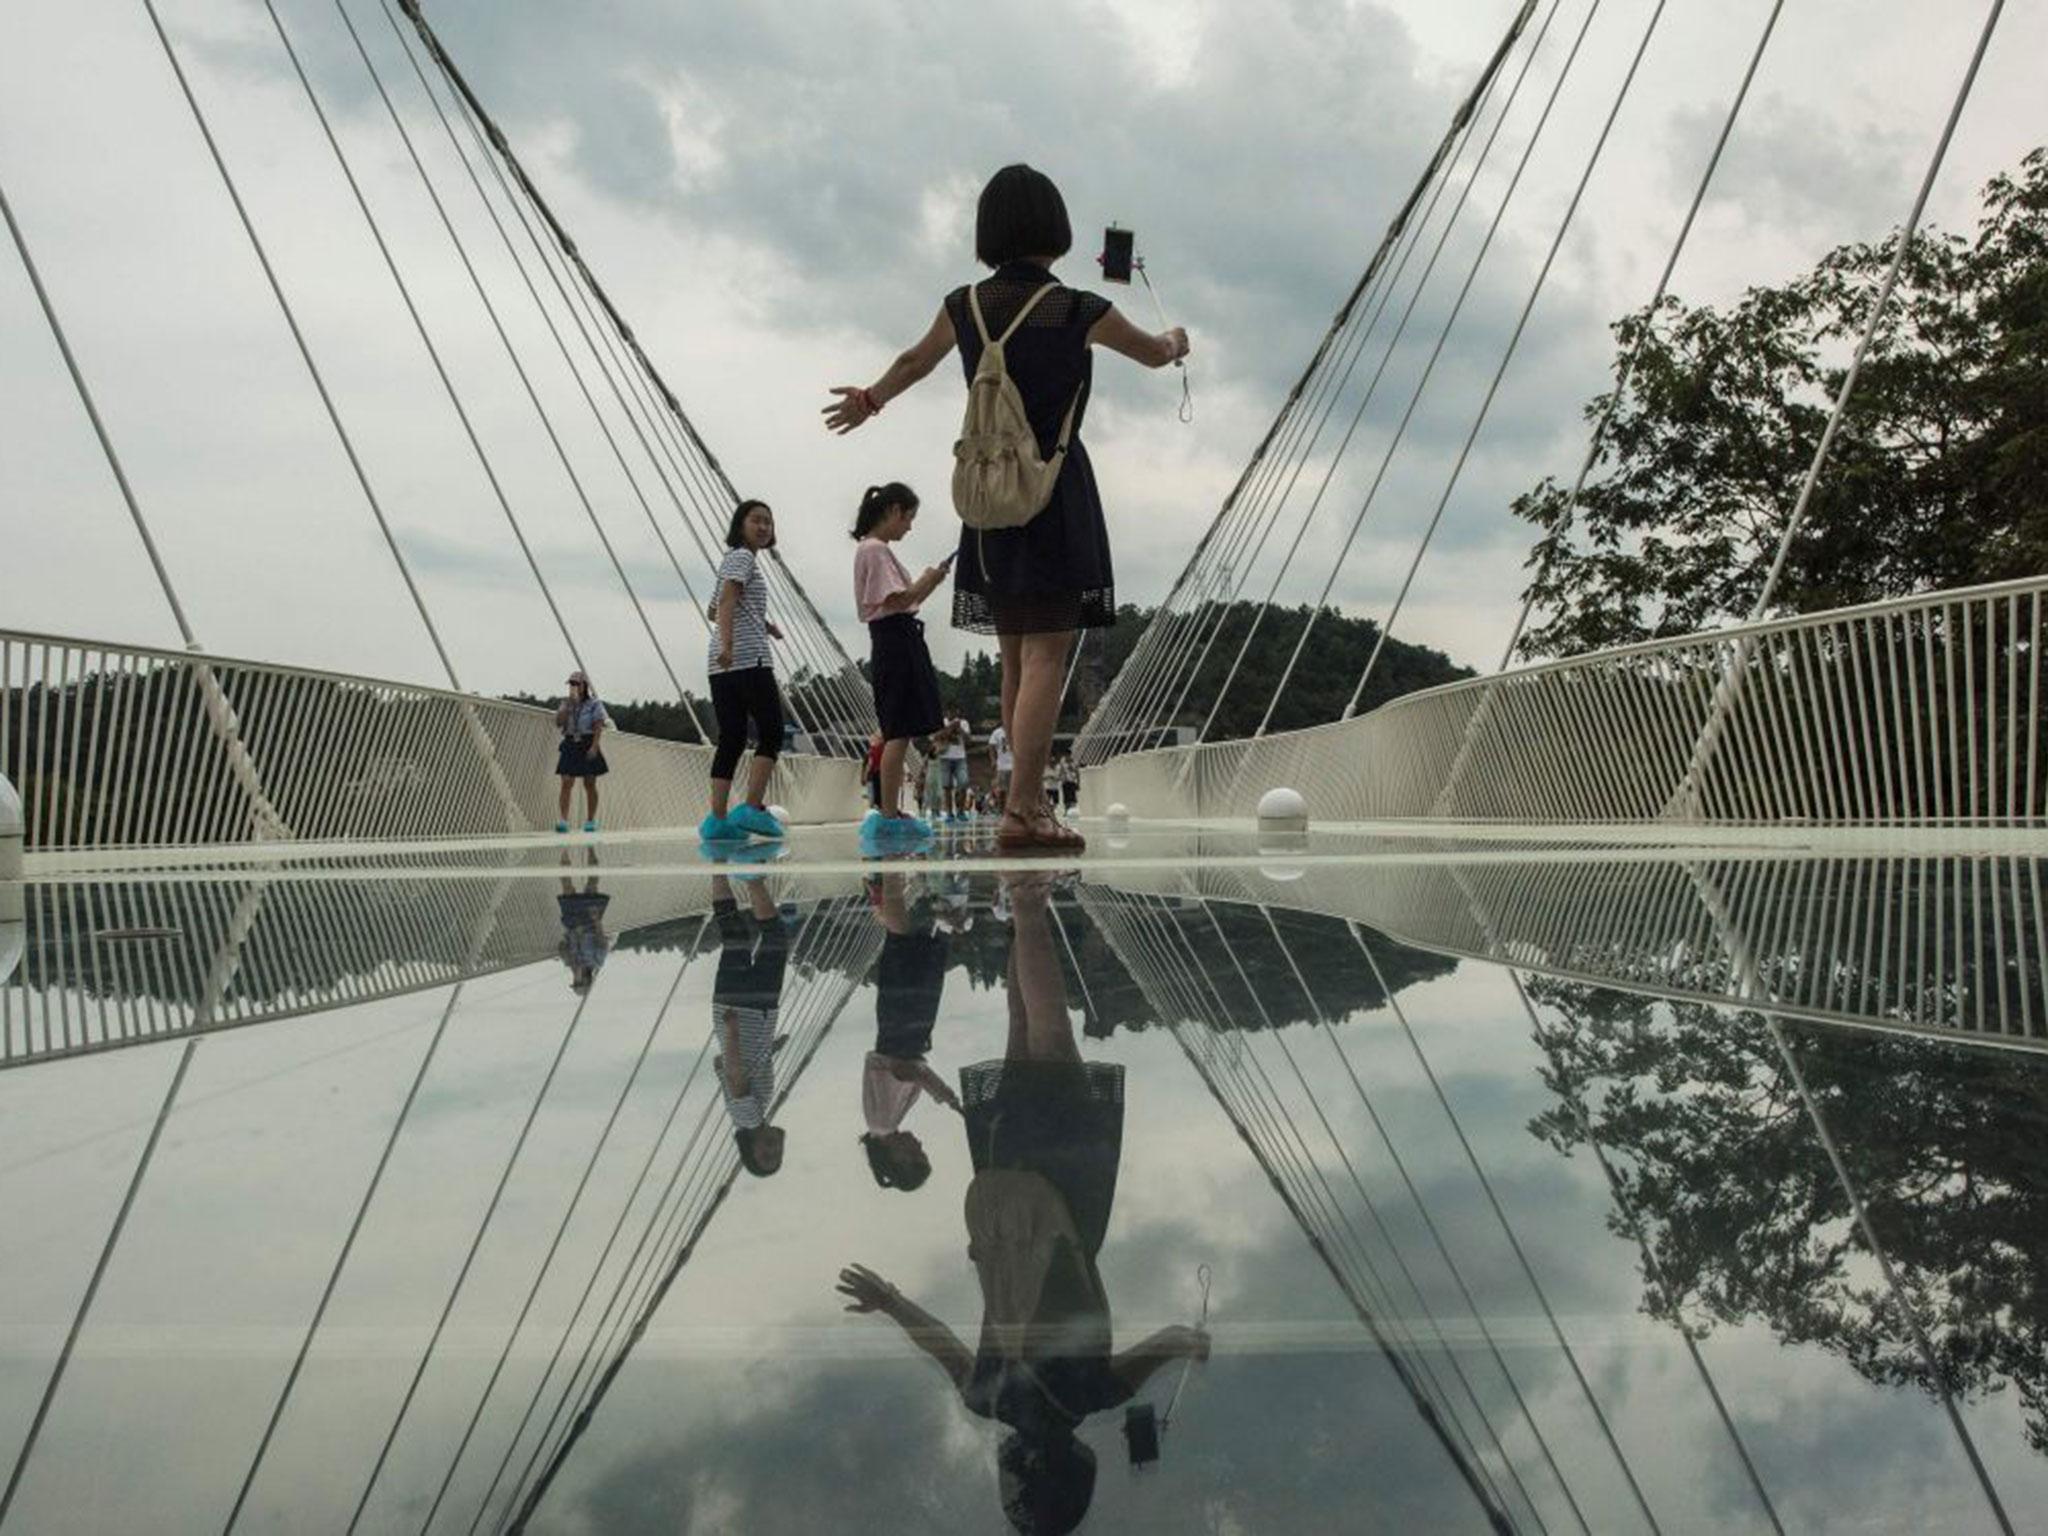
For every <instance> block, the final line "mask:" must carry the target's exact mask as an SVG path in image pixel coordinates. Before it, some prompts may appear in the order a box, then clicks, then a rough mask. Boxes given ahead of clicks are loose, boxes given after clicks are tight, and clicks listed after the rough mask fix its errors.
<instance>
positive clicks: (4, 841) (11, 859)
mask: <svg viewBox="0 0 2048 1536" xmlns="http://www.w3.org/2000/svg"><path fill="white" fill-rule="evenodd" d="M21 847H22V825H21V797H20V796H19V795H17V794H15V792H14V786H13V785H12V784H10V783H8V782H7V775H6V774H4V773H0V982H4V981H5V980H6V979H7V978H8V977H9V976H10V975H11V974H13V971H14V967H15V966H16V964H18V963H19V962H20V960H21V955H22V946H23V944H24V943H25V942H26V940H25V938H24V936H23V933H22V927H21V918H22V903H23V893H22V886H21Z"/></svg>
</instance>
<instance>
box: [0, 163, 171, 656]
mask: <svg viewBox="0 0 2048 1536" xmlns="http://www.w3.org/2000/svg"><path fill="white" fill-rule="evenodd" d="M0 219H5V220H6V222H7V232H8V234H9V235H11V236H12V237H13V239H14V249H15V252H16V253H17V254H18V255H19V256H20V257H21V267H22V270H23V271H24V272H26V273H27V274H28V283H29V287H30V288H32V289H34V290H35V295H36V302H37V303H38V304H39V305H41V306H42V311H43V319H44V321H45V322H46V323H47V324H48V325H49V327H50V336H51V339H52V340H54V341H55V342H56V343H57V351H58V353H59V354H60V355H61V356H62V357H63V359H64V367H65V369H66V371H67V372H69V373H70V375H71V384H72V387H73V388H74V389H76V390H77V391H78V403H79V404H80V405H82V406H84V407H85V416H86V420H87V421H89V422H91V423H92V431H93V436H94V437H96V438H98V439H99V445H100V452H101V453H102V454H103V455H104V456H105V457H106V461H107V468H108V469H110V470H112V471H113V475H114V484H115V485H117V486H118V487H120V491H121V501H122V503H123V504H124V505H125V506H126V507H127V508H128V517H129V520H130V521H131V522H133V523H134V524H135V532H136V535H137V536H138V537H139V538H140V539H141V540H142V552H143V553H144V554H145V555H147V556H148V557H149V566H150V569H151V570H153V571H155V572H156V584H157V586H158V587H159V588H161V589H162V591H163V594H164V601H165V602H166V603H167V604H169V605H170V610H171V618H172V620H173V621H174V622H175V623H176V624H177V626H178V633H179V635H181V636H182V637H183V638H184V641H185V649H186V650H188V651H196V650H198V649H199V648H200V647H199V640H198V637H197V636H195V635H194V634H193V633H192V625H191V623H190V622H189V621H188V620H187V619H186V617H185V605H184V604H183V603H181V602H179V601H178V591H177V588H176V587H174V586H173V585H172V584H171V573H170V571H169V569H168V568H167V567H166V566H165V565H164V557H163V555H162V553H161V552H160V551H159V550H158V549H157V545H156V539H155V537H154V536H153V535H152V534H151V533H150V531H149V519H148V518H146V517H144V516H143V515H142V504H141V502H139V501H138V500H137V499H136V496H135V487H134V486H132V485H130V484H129V483H128V473H127V471H126V470H124V469H123V468H122V467H121V456H120V455H119V454H118V453H116V452H115V451H114V440H113V438H112V437H110V436H109V435H108V433H107V424H106V423H105V422H104V421H102V420H101V419H100V412H99V407H98V406H97V405H95V404H94V403H93V398H92V390H91V389H90V388H88V387H87V385H86V382H85V374H84V373H83V372H82V371H81V370H80V369H79V366H78V359H77V358H76V357H75V356H73V355H72V351H71V342H70V341H69V339H68V338H67V337H66V336H65V334H64V325H63V322H62V321H60V320H59V319H58V318H57V309H56V306H55V305H54V304H52V303H51V302H50V295H49V291H48V290H47V289H45V288H44V287H43V277H42V274H41V273H40V272H38V271H37V270H36V263H35V258H34V257H33V256H31V255H30V254H29V249H28V238H27V237H26V236H25V235H24V234H23V233H22V231H21V225H20V224H18V223H16V222H15V218H14V209H13V208H12V207H11V206H9V204H8V201H7V188H6V187H5V186H4V185H0Z"/></svg>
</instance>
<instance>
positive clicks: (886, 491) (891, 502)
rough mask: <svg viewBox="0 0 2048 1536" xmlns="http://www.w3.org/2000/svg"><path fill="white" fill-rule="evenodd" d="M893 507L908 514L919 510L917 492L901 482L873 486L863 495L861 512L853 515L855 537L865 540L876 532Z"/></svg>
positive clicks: (895, 481)
mask: <svg viewBox="0 0 2048 1536" xmlns="http://www.w3.org/2000/svg"><path fill="white" fill-rule="evenodd" d="M891 507H901V508H902V509H903V510H904V511H906V512H915V511H916V510H917V492H915V491H913V490H912V489H911V488H910V487H909V486H907V485H905V484H904V483H903V482H902V481H901V480H891V481H890V482H889V483H888V484H887V485H871V486H869V487H868V488H867V489H866V490H865V491H863V492H862V493H861V498H860V510H859V511H858V512H856V513H854V514H853V536H854V537H855V538H856V539H864V538H866V537H867V536H868V535H869V534H871V533H873V532H874V531H875V524H877V523H879V522H880V521H881V520H882V519H883V518H884V517H886V516H887V515H888V513H889V509H890V508H891Z"/></svg>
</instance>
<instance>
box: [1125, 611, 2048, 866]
mask: <svg viewBox="0 0 2048 1536" xmlns="http://www.w3.org/2000/svg"><path fill="white" fill-rule="evenodd" d="M2044 596H2048V578H2044V577H2030V578H2028V579H2025V580H2022V581H2011V582H2003V583H1999V584H1997V585H1993V586H1983V587H1973V588H1969V589H1967V590H1963V591H1956V592H1941V593H1933V594H1929V595H1925V596H1921V597H1914V598H1903V599H1898V600H1895V601H1891V602H1883V603H1872V604H1868V605H1866V606H1864V607H1860V608H1844V609H1839V610H1837V611H1835V612H1832V613H1823V614H1812V615H1807V616H1803V617H1799V618H1792V619H1779V620H1773V621H1771V622H1769V623H1764V624H1754V625H1747V626H1744V627H1742V628H1738V629H1729V630H1722V631H1718V632H1716V633H1713V634H1705V635H1689V636H1685V637H1683V638H1681V639H1675V640H1658V641H1651V642H1648V643H1645V644H1641V645H1631V646H1623V647H1619V648H1617V649H1614V650H1609V651H1601V652H1597V653H1595V654H1593V655H1590V656H1576V657H1571V658H1568V659H1566V660H1562V661H1555V662H1549V663H1545V664H1544V665H1541V666H1533V667H1525V668H1521V669H1519V670H1516V671H1513V672H1504V673H1501V674H1499V675H1497V676H1493V677H1482V678H1474V679H1471V680H1470V681H1467V682H1460V683H1452V684H1449V685H1447V686H1445V687H1441V688H1432V689H1429V690H1427V691H1424V692H1420V693H1412V694H1409V695H1407V696H1405V697H1403V698H1400V699H1396V700H1395V701H1393V702H1392V703H1390V704H1387V705H1385V706H1383V707H1382V708H1380V709H1377V710H1374V711H1373V712H1372V713H1371V714H1368V715H1363V716H1360V717H1359V718H1357V719H1355V720H1344V721H1338V722H1335V723H1333V724H1330V725H1322V726H1313V727H1310V728H1309V729H1306V730H1300V731H1287V732H1281V733H1278V734H1275V735H1271V736H1265V737H1260V738H1257V739H1254V740H1248V741H1233V742H1218V743H1214V744H1211V745H1205V746H1200V747H1187V748H1174V749H1169V750H1164V751H1157V752H1147V753H1138V754H1133V755H1131V756H1128V757H1123V758H1118V759H1115V760H1113V761H1111V762H1109V763H1106V764H1104V765H1102V766H1101V767H1099V768H1095V769H1092V770H1090V772H1089V773H1088V775H1087V781H1088V782H1087V786H1086V795H1087V800H1088V803H1089V805H1090V807H1091V808H1092V809H1094V810H1096V811H1100V810H1101V809H1103V808H1105V807H1106V806H1108V805H1110V804H1112V803H1116V802H1122V803H1124V804H1126V805H1128V806H1129V807H1130V808H1131V809H1132V810H1133V811H1135V812H1137V813H1139V814H1141V815H1202V816H1248V815H1251V814H1252V813H1253V811H1254V810H1255V808H1256V806H1257V803H1258V798H1259V796H1260V795H1261V794H1262V793H1264V791H1266V790H1267V789H1269V788H1271V787H1273V786H1274V785H1276V784H1286V785H1291V786H1293V787H1294V788H1296V789H1299V790H1300V791H1302V793H1303V794H1304V795H1306V796H1307V798H1308V802H1309V806H1310V809H1311V812H1312V813H1313V814H1315V815H1317V816H1320V817H1324V818H1334V819H1344V820H1366V819H1373V818H1378V817H1420V816H1440V817H1450V818H1455V819H1478V820H1504V821H1522V822H1532V821H1595V822H1611V821H1649V820H1655V819H1658V818H1670V819H1680V820H1694V821H1714V822H1779V821H1794V822H1817V823H1836V824H1839V823H1884V822H1909V823H1915V822H1917V823H1950V824H1953V823H1976V824H1991V825H2005V826H2013V825H2040V824H2041V823H2042V822H2043V821H2048V750H2044V748H2048V743H2044V741H2043V719H2042V712H2041V691H2042V688H2041V684H2042V664H2041V641H2042V605H2043V598H2044Z"/></svg>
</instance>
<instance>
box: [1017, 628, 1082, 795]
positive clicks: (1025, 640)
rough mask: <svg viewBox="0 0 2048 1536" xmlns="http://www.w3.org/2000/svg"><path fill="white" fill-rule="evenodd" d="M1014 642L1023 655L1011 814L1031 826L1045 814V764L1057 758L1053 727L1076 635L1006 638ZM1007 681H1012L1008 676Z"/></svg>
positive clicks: (1018, 697)
mask: <svg viewBox="0 0 2048 1536" xmlns="http://www.w3.org/2000/svg"><path fill="white" fill-rule="evenodd" d="M1003 638H1004V639H1005V640H1009V639H1011V638H1015V639H1016V640H1017V642H1018V649H1019V652H1020V656H1019V665H1018V667H1017V669H1016V670H1017V672H1018V674H1019V675H1018V679H1017V694H1016V699H1015V702H1014V703H1012V704H1011V706H1010V713H1011V718H1012V719H1013V720H1014V721H1015V725H1014V726H1013V728H1012V729H1011V732H1010V755H1011V757H1012V759H1013V762H1012V766H1011V769H1010V799H1009V805H1008V809H1009V811H1010V812H1011V813H1012V814H1013V815H1017V816H1021V817H1023V818H1024V819H1025V820H1026V821H1035V820H1037V819H1038V818H1039V817H1041V816H1042V815H1044V814H1045V813H1046V812H1045V761H1046V759H1047V758H1048V757H1049V756H1051V755H1052V733H1053V727H1054V725H1055V724H1057V723H1058V716H1059V708H1060V686H1061V684H1062V683H1063V682H1064V681H1065V680H1066V675H1065V672H1064V670H1063V667H1064V664H1065V662H1066V658H1067V647H1068V645H1069V644H1071V643H1072V641H1073V638H1074V632H1073V631H1072V630H1060V631H1057V632H1055V633H1052V634H1043V635H1018V636H1015V637H1012V636H1008V635H1006V636H1004V637H1003ZM1005 671H1006V680H1007V671H1008V669H1007V668H1006V669H1005Z"/></svg>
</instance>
